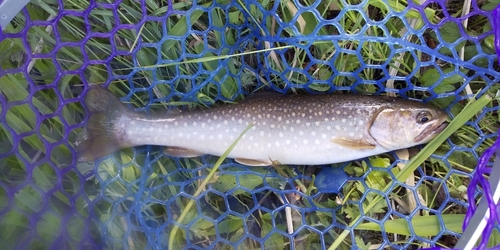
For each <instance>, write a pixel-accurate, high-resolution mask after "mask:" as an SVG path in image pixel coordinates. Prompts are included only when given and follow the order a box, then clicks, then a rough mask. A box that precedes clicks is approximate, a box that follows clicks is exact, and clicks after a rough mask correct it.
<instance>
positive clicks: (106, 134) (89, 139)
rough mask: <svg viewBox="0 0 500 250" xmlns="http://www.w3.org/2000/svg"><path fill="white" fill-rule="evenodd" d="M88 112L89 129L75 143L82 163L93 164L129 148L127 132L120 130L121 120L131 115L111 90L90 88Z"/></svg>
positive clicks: (87, 99)
mask: <svg viewBox="0 0 500 250" xmlns="http://www.w3.org/2000/svg"><path fill="white" fill-rule="evenodd" d="M85 105H86V106H87V108H88V111H89V114H90V116H89V118H88V121H87V126H86V127H85V128H84V130H83V131H82V132H81V133H80V134H78V136H77V139H76V141H75V145H76V152H77V155H78V158H77V160H78V161H79V162H87V161H94V160H96V159H98V158H100V157H103V156H106V155H109V154H111V153H114V152H116V151H118V150H120V149H123V148H127V147H130V146H132V145H128V143H126V141H125V131H123V129H122V130H120V127H123V126H120V124H118V123H120V121H119V120H120V118H121V117H123V115H124V114H125V113H127V112H128V109H127V107H125V106H124V105H123V104H122V103H121V102H120V100H119V99H118V98H117V97H116V96H115V95H113V93H111V92H110V91H109V90H107V89H104V88H97V87H96V88H91V89H90V90H89V91H88V93H87V95H86V96H85Z"/></svg>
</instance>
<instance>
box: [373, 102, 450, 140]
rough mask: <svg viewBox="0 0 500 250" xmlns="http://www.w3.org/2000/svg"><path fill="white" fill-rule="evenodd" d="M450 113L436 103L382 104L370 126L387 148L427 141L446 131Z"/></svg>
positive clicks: (374, 137) (374, 135)
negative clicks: (439, 107)
mask: <svg viewBox="0 0 500 250" xmlns="http://www.w3.org/2000/svg"><path fill="white" fill-rule="evenodd" d="M447 119H448V115H447V114H446V113H445V112H444V111H442V110H441V109H438V108H436V107H433V106H430V105H427V104H423V103H413V102H411V103H410V102H402V103H401V104H400V105H392V106H389V107H382V108H381V109H380V110H379V111H378V112H376V113H375V115H374V117H373V118H372V123H371V126H370V127H369V133H370V136H371V137H372V138H373V139H374V140H375V141H376V142H377V143H378V144H379V145H380V146H382V147H384V148H385V149H387V150H397V149H401V148H409V147H412V146H415V145H419V144H423V143H427V142H429V141H431V140H432V139H433V138H434V137H436V136H437V135H438V134H439V133H440V132H441V131H443V130H444V129H445V128H446V126H447V125H448V123H447V122H446V121H447Z"/></svg>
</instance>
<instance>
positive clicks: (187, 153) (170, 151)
mask: <svg viewBox="0 0 500 250" xmlns="http://www.w3.org/2000/svg"><path fill="white" fill-rule="evenodd" d="M163 153H165V154H166V155H169V156H173V157H197V156H200V155H204V153H201V152H198V151H195V150H191V149H189V148H181V147H167V148H166V149H165V150H164V151H163Z"/></svg>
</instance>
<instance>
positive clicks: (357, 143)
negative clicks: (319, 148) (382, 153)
mask: <svg viewBox="0 0 500 250" xmlns="http://www.w3.org/2000/svg"><path fill="white" fill-rule="evenodd" d="M330 141H331V142H333V143H335V144H338V145H340V146H343V147H346V148H352V149H374V148H375V145H374V144H372V143H369V142H367V141H365V140H363V139H359V140H352V139H347V138H338V137H337V138H333V139H331V140H330Z"/></svg>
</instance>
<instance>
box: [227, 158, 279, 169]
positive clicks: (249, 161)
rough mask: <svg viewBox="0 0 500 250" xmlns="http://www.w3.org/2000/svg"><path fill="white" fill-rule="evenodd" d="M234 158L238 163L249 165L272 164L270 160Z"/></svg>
mask: <svg viewBox="0 0 500 250" xmlns="http://www.w3.org/2000/svg"><path fill="white" fill-rule="evenodd" d="M234 160H235V161H236V162H237V163H239V164H242V165H247V166H251V167H266V166H269V165H272V164H273V163H272V162H265V161H259V160H252V159H245V158H236V159H234Z"/></svg>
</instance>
